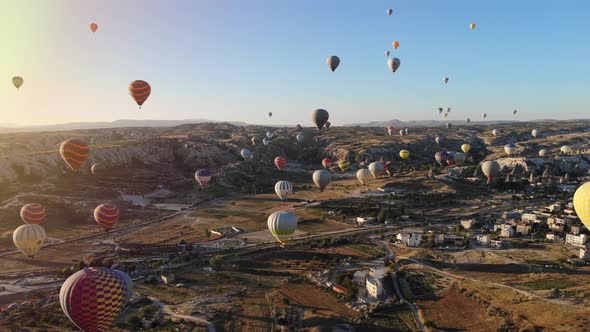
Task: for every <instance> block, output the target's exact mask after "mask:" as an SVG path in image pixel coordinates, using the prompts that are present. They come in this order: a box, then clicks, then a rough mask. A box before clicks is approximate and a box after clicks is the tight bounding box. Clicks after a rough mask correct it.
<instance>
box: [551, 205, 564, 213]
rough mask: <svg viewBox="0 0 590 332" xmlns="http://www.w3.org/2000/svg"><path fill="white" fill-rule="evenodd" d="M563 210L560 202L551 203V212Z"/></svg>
mask: <svg viewBox="0 0 590 332" xmlns="http://www.w3.org/2000/svg"><path fill="white" fill-rule="evenodd" d="M559 211H561V205H559V204H552V205H549V212H552V213H555V212H559Z"/></svg>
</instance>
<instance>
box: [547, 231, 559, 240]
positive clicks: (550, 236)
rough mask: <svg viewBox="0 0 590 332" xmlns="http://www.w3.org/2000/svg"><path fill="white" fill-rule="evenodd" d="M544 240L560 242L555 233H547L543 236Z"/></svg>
mask: <svg viewBox="0 0 590 332" xmlns="http://www.w3.org/2000/svg"><path fill="white" fill-rule="evenodd" d="M545 240H547V241H553V242H559V241H561V237H560V236H559V235H557V234H555V233H547V234H545Z"/></svg>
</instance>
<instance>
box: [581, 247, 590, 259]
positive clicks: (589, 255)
mask: <svg viewBox="0 0 590 332" xmlns="http://www.w3.org/2000/svg"><path fill="white" fill-rule="evenodd" d="M579 257H580V259H583V260H585V261H590V247H589V246H584V248H580V256H579Z"/></svg>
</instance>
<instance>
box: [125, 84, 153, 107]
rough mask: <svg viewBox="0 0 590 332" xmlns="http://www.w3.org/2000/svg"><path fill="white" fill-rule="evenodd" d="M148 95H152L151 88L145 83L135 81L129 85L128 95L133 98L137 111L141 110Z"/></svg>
mask: <svg viewBox="0 0 590 332" xmlns="http://www.w3.org/2000/svg"><path fill="white" fill-rule="evenodd" d="M150 93H152V87H151V86H150V84H149V83H148V82H146V81H142V80H136V81H133V82H131V83H129V94H130V95H131V97H133V99H134V100H135V102H136V103H137V105H139V109H141V106H142V105H143V103H145V101H146V100H147V99H148V97H149V96H150Z"/></svg>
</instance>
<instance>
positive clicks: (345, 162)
mask: <svg viewBox="0 0 590 332" xmlns="http://www.w3.org/2000/svg"><path fill="white" fill-rule="evenodd" d="M338 168H340V170H341V171H342V172H343V173H346V172H347V171H348V169H349V168H350V161H348V160H340V161H339V162H338Z"/></svg>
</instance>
